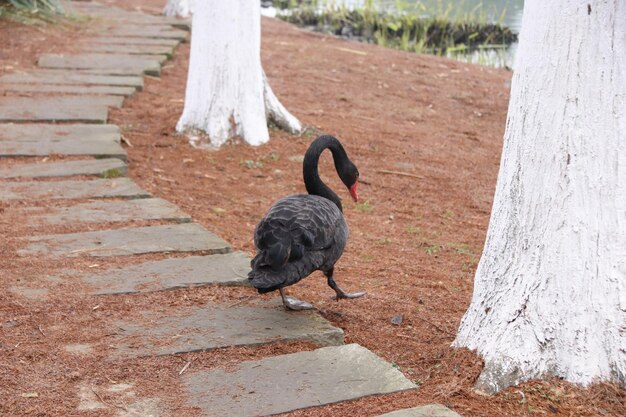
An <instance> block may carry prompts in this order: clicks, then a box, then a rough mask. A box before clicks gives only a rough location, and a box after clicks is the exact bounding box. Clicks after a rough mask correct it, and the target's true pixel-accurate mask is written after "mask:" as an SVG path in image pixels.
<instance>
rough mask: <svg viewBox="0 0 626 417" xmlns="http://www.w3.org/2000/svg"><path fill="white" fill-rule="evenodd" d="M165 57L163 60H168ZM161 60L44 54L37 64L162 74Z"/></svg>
mask: <svg viewBox="0 0 626 417" xmlns="http://www.w3.org/2000/svg"><path fill="white" fill-rule="evenodd" d="M166 58H167V57H164V58H163V59H166ZM161 62H162V61H161V60H160V59H159V58H158V55H151V56H150V57H149V58H146V57H144V56H142V55H114V54H88V53H86V54H77V55H59V54H43V55H41V56H40V57H39V60H38V61H37V64H38V65H39V66H40V67H42V68H57V69H58V68H64V69H97V70H98V71H99V72H101V73H107V74H128V71H130V72H131V73H133V74H142V73H145V74H149V75H159V74H160V73H161V65H160V64H161Z"/></svg>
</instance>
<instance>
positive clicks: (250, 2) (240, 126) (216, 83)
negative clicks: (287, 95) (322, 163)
mask: <svg viewBox="0 0 626 417" xmlns="http://www.w3.org/2000/svg"><path fill="white" fill-rule="evenodd" d="M195 7H196V8H195V10H194V14H193V20H192V27H193V30H192V32H191V55H190V62H189V74H188V77H187V90H186V94H185V108H184V110H183V114H182V116H181V118H180V120H179V121H178V125H177V126H176V129H177V130H178V131H179V132H189V133H192V134H193V132H197V131H200V132H205V133H207V134H208V137H209V139H210V142H211V145H212V146H221V145H222V144H224V143H225V142H226V141H227V140H228V139H229V138H231V137H234V136H239V137H241V138H242V139H243V140H245V141H246V142H247V143H249V144H251V145H260V144H263V143H265V142H267V141H268V140H269V132H268V129H267V120H268V119H269V120H271V121H273V122H275V123H276V124H277V125H278V126H279V127H281V128H283V129H285V130H287V131H289V132H292V133H298V132H300V130H301V129H302V127H301V125H300V122H299V121H298V120H297V119H296V118H295V117H293V116H292V115H291V114H290V113H289V112H288V111H287V110H286V109H285V108H284V107H283V106H282V105H281V104H280V102H279V101H278V99H277V98H276V96H275V95H274V93H273V92H272V90H271V88H270V87H269V85H268V83H267V80H266V79H265V74H264V73H263V69H262V68H261V7H260V3H259V2H258V1H257V0H229V1H223V0H205V1H201V2H198V3H196V5H195Z"/></svg>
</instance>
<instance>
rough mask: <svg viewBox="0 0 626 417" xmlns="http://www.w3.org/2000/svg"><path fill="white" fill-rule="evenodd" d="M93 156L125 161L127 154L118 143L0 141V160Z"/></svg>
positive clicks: (70, 140)
mask: <svg viewBox="0 0 626 417" xmlns="http://www.w3.org/2000/svg"><path fill="white" fill-rule="evenodd" d="M50 155H71V156H95V157H99V158H119V159H122V160H124V161H125V160H126V159H127V157H128V154H127V153H126V151H125V150H124V148H122V147H121V146H120V144H119V143H116V142H109V141H95V140H94V141H90V142H77V141H76V140H73V139H61V140H51V141H45V140H42V141H41V142H36V141H20V140H14V141H12V140H0V158H1V157H18V156H50Z"/></svg>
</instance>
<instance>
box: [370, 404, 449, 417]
mask: <svg viewBox="0 0 626 417" xmlns="http://www.w3.org/2000/svg"><path fill="white" fill-rule="evenodd" d="M378 417H461V415H460V414H458V413H455V412H454V411H452V410H450V409H449V408H448V407H444V406H443V405H441V404H429V405H424V406H421V407H415V408H407V409H405V410H398V411H394V412H391V413H387V414H382V415H380V416H378Z"/></svg>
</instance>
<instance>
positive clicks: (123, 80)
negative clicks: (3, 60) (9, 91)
mask: <svg viewBox="0 0 626 417" xmlns="http://www.w3.org/2000/svg"><path fill="white" fill-rule="evenodd" d="M0 82H2V83H16V84H24V83H37V84H63V85H75V84H79V85H112V86H122V87H123V86H127V87H135V88H136V89H137V90H141V89H142V88H143V78H142V77H141V75H106V74H89V73H87V72H84V71H67V70H45V69H40V70H35V71H31V72H27V73H26V72H18V73H13V74H5V75H3V76H1V77H0Z"/></svg>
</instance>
